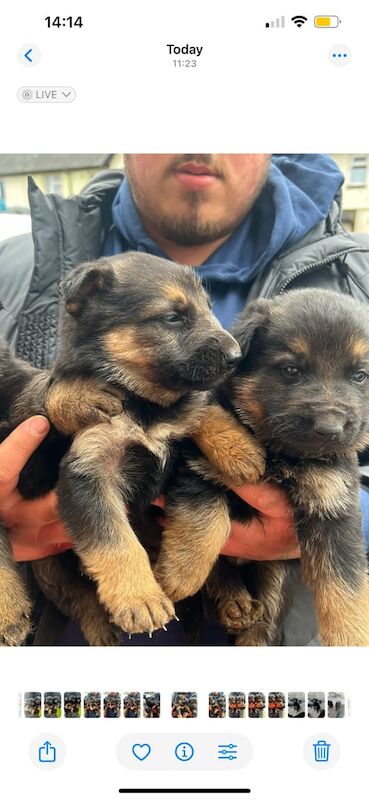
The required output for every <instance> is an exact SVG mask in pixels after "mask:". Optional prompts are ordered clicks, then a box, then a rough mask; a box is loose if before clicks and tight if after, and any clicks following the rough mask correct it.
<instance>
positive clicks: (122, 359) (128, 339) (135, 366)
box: [104, 326, 183, 407]
mask: <svg viewBox="0 0 369 800" xmlns="http://www.w3.org/2000/svg"><path fill="white" fill-rule="evenodd" d="M104 344H105V348H106V351H107V352H108V353H109V355H110V358H111V359H112V362H114V363H113V365H112V367H111V375H112V377H114V376H115V377H116V380H117V383H123V384H124V385H125V386H127V388H128V389H129V390H131V391H132V392H136V393H137V394H139V395H141V396H142V397H146V398H147V399H149V400H150V401H151V402H154V403H158V404H159V405H161V406H164V407H165V406H170V405H172V404H173V403H175V402H176V400H179V398H180V397H181V395H182V394H183V392H181V391H175V390H172V389H167V388H166V387H164V386H162V385H161V384H160V383H157V381H156V375H155V367H156V365H155V362H154V351H153V349H152V348H151V347H150V346H149V345H142V343H140V342H138V339H137V328H135V327H129V326H122V328H115V329H114V330H112V331H109V332H108V333H107V334H105V337H104Z"/></svg>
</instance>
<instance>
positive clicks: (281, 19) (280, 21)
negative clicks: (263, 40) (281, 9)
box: [265, 17, 285, 28]
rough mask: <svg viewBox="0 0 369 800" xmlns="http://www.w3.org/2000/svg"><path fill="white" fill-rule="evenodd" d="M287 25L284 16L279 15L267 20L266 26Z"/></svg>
mask: <svg viewBox="0 0 369 800" xmlns="http://www.w3.org/2000/svg"><path fill="white" fill-rule="evenodd" d="M284 26H285V19H284V17H277V18H276V19H272V21H271V22H266V23H265V27H266V28H284Z"/></svg>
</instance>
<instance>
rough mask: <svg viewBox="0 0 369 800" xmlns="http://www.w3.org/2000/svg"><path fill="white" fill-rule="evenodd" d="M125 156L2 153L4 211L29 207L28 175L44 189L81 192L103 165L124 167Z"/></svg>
mask: <svg viewBox="0 0 369 800" xmlns="http://www.w3.org/2000/svg"><path fill="white" fill-rule="evenodd" d="M122 166H123V156H122V155H113V154H112V153H99V154H87V155H85V154H80V155H78V154H70V153H64V154H61V155H60V154H47V155H22V154H21V155H11V154H8V155H0V211H10V212H12V211H13V212H16V211H18V212H19V211H20V212H22V211H28V196H27V176H28V175H32V177H33V178H34V180H35V181H36V183H37V185H38V186H39V187H40V189H42V191H43V192H46V193H49V192H51V193H53V194H61V195H63V196H64V197H68V196H69V195H71V194H78V192H80V191H81V189H83V187H84V186H85V185H86V183H88V181H89V180H90V179H91V178H92V177H93V176H94V175H96V173H97V172H101V170H103V169H109V168H110V169H122Z"/></svg>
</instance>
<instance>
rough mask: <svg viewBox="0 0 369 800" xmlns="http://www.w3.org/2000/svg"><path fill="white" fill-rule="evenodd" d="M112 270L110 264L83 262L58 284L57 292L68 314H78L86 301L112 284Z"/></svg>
mask: <svg viewBox="0 0 369 800" xmlns="http://www.w3.org/2000/svg"><path fill="white" fill-rule="evenodd" d="M113 283H114V271H113V268H112V267H111V265H106V264H101V265H100V264H99V262H95V263H92V264H83V265H82V266H81V267H77V269H74V270H73V271H72V272H71V274H70V275H68V278H65V280H64V281H62V282H61V283H60V284H59V292H60V294H61V296H62V297H63V298H64V300H65V307H66V309H67V311H68V312H69V314H73V315H74V316H78V314H79V313H80V312H81V310H82V308H84V307H85V306H86V305H87V303H88V301H89V300H90V299H91V298H92V297H94V296H96V295H97V294H98V293H99V292H102V291H103V290H104V289H108V288H110V287H111V286H113Z"/></svg>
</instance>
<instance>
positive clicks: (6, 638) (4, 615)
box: [0, 525, 32, 647]
mask: <svg viewBox="0 0 369 800" xmlns="http://www.w3.org/2000/svg"><path fill="white" fill-rule="evenodd" d="M0 587H1V591H0V647H1V646H8V647H11V646H13V647H14V646H16V645H21V644H23V642H24V640H25V639H26V637H27V635H28V634H29V633H30V630H31V621H30V620H31V611H32V605H31V602H30V600H29V598H28V596H27V592H26V589H25V586H24V584H23V581H22V578H21V576H20V574H19V572H18V570H17V567H16V566H15V564H14V561H13V558H12V553H11V548H10V543H9V534H8V533H7V531H6V529H5V528H4V527H3V525H0Z"/></svg>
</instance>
